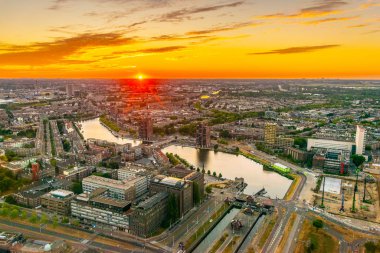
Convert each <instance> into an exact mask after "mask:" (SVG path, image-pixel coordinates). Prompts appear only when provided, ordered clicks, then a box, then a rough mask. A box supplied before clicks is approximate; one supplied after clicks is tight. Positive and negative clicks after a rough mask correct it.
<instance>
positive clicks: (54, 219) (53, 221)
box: [52, 215, 58, 228]
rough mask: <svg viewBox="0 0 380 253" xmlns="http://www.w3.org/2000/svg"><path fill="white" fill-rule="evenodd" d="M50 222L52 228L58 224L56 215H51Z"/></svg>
mask: <svg viewBox="0 0 380 253" xmlns="http://www.w3.org/2000/svg"><path fill="white" fill-rule="evenodd" d="M52 224H53V228H56V227H57V226H58V217H57V215H54V216H53V219H52Z"/></svg>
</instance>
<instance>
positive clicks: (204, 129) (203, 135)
mask: <svg viewBox="0 0 380 253" xmlns="http://www.w3.org/2000/svg"><path fill="white" fill-rule="evenodd" d="M196 145H197V146H198V147H200V148H209V147H211V135H210V127H209V126H207V125H205V124H203V123H201V124H199V125H198V126H197V131H196Z"/></svg>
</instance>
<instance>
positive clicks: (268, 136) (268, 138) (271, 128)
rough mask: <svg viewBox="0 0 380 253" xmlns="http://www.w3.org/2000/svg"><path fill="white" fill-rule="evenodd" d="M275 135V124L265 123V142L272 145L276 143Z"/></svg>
mask: <svg viewBox="0 0 380 253" xmlns="http://www.w3.org/2000/svg"><path fill="white" fill-rule="evenodd" d="M276 137H277V124H276V123H265V128H264V142H265V144H267V145H271V146H274V145H275V144H276Z"/></svg>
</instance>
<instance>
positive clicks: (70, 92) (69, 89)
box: [66, 84, 74, 97]
mask: <svg viewBox="0 0 380 253" xmlns="http://www.w3.org/2000/svg"><path fill="white" fill-rule="evenodd" d="M73 95H74V92H73V85H72V84H66V96H68V97H72V96H73Z"/></svg>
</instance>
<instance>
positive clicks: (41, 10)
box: [0, 0, 380, 79]
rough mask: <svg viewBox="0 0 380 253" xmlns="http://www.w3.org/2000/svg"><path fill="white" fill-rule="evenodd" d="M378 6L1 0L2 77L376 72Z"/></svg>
mask: <svg viewBox="0 0 380 253" xmlns="http://www.w3.org/2000/svg"><path fill="white" fill-rule="evenodd" d="M379 5H380V2H379V1H377V0H356V1H352V0H351V1H349V0H347V1H344V0H338V1H324V0H317V1H306V0H295V1H294V0H291V1H290V0H285V1H284V0H270V1H253V0H245V1H227V0H217V1H216V0H209V1H197V0H196V1H189V0H183V1H176V0H159V1H157V0H142V1H137V0H130V1H127V0H126V1H124V0H82V1H74V0H56V1H52V0H39V1H28V2H25V1H22V0H2V1H1V2H0V6H1V16H0V24H1V33H0V76H1V77H4V78H8V77H11V78H12V77H16V78H18V77H26V78H28V77H33V78H35V77H40V78H133V77H136V76H137V75H139V74H140V75H144V76H146V77H151V78H359V79H375V78H379V77H380V73H379V67H378V64H377V59H378V58H379V57H380V48H379V47H380V46H379V45H380V32H379V31H380V27H379V22H380V16H379V8H380V6H379Z"/></svg>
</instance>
